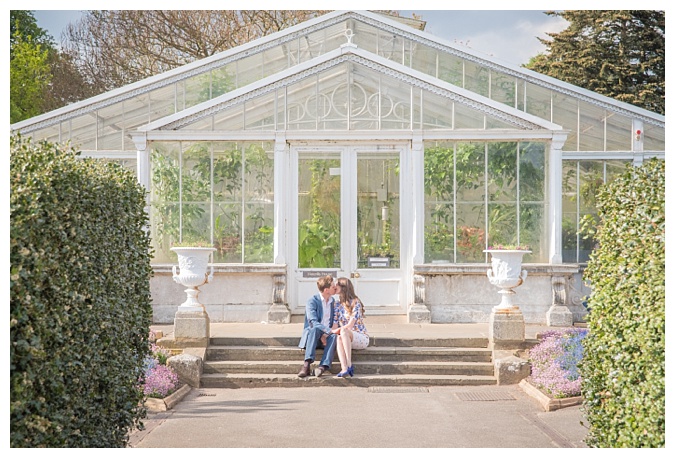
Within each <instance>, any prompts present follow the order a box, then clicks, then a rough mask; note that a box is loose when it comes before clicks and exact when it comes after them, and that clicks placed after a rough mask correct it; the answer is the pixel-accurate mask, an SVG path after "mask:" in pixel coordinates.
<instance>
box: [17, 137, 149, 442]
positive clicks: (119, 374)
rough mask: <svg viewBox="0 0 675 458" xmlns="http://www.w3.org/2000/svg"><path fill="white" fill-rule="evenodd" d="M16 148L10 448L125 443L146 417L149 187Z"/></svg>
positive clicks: (116, 172) (58, 154)
mask: <svg viewBox="0 0 675 458" xmlns="http://www.w3.org/2000/svg"><path fill="white" fill-rule="evenodd" d="M10 147H11V155H10V264H11V268H10V269H11V270H10V445H11V446H12V447H122V446H124V445H125V444H126V441H127V440H128V434H129V432H130V430H131V429H132V428H134V427H136V426H139V425H140V420H141V418H142V417H143V415H144V413H145V411H144V409H143V407H142V403H141V402H142V399H143V393H142V392H141V391H140V390H139V389H138V380H139V377H141V376H142V374H143V360H144V358H145V357H146V356H147V355H148V354H149V345H148V334H147V332H148V328H149V327H150V321H151V317H152V307H151V302H150V284H149V279H150V276H151V274H152V270H151V266H150V251H149V249H150V243H149V237H148V235H147V233H146V232H145V230H144V228H145V226H146V225H147V216H146V214H145V212H144V210H143V208H144V206H145V191H144V190H143V188H142V187H141V186H139V185H138V183H137V181H136V179H135V177H134V176H133V174H132V173H130V172H129V171H127V170H125V169H124V168H123V167H121V166H119V165H116V164H113V163H110V162H104V161H97V160H93V159H79V158H77V156H76V153H75V152H74V151H72V150H67V149H65V148H63V147H61V146H59V145H53V144H49V143H46V142H43V143H39V144H35V145H31V144H30V143H28V142H27V141H26V140H24V139H21V138H19V137H12V138H11V140H10Z"/></svg>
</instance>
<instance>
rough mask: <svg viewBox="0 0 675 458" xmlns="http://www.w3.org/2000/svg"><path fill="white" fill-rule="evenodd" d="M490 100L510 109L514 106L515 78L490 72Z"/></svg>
mask: <svg viewBox="0 0 675 458" xmlns="http://www.w3.org/2000/svg"><path fill="white" fill-rule="evenodd" d="M490 98H491V99H492V100H495V101H497V102H500V103H503V104H505V105H508V106H510V107H515V106H516V78H515V77H514V76H511V75H505V74H503V73H499V72H494V71H491V72H490Z"/></svg>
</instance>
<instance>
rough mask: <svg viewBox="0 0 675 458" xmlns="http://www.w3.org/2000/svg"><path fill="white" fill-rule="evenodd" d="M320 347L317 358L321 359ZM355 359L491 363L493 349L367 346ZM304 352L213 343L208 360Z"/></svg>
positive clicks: (277, 357) (278, 357)
mask: <svg viewBox="0 0 675 458" xmlns="http://www.w3.org/2000/svg"><path fill="white" fill-rule="evenodd" d="M322 354H323V351H322V350H317V352H316V359H317V360H319V359H321V355H322ZM352 358H353V360H354V361H355V362H359V361H440V362H462V361H463V362H491V361H492V351H490V350H488V349H486V348H461V347H368V348H366V349H364V350H354V351H353V353H352ZM303 359H304V351H303V350H300V349H299V348H298V347H262V346H261V347H257V346H210V347H208V348H207V350H206V360H207V361H289V360H295V361H302V360H303Z"/></svg>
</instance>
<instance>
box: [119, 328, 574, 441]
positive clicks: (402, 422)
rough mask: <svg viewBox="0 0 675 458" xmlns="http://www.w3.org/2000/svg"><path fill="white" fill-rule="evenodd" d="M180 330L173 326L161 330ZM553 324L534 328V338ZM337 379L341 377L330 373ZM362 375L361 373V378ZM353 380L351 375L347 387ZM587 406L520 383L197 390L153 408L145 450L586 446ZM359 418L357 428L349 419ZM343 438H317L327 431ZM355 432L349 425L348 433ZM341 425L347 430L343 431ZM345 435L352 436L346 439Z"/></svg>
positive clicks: (385, 331) (459, 332)
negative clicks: (563, 402)
mask: <svg viewBox="0 0 675 458" xmlns="http://www.w3.org/2000/svg"><path fill="white" fill-rule="evenodd" d="M152 328H153V329H155V330H162V331H163V332H164V335H165V336H171V334H172V332H173V326H153V327H152ZM368 328H369V333H370V334H371V336H375V337H377V336H382V337H388V336H396V337H420V336H421V335H424V336H425V337H455V336H467V335H469V336H485V337H486V336H487V332H488V328H487V324H466V325H464V324H451V325H443V324H423V325H410V324H407V323H403V322H397V321H396V320H391V319H390V318H388V319H382V320H378V319H377V317H373V319H372V320H371V321H370V322H369V324H368ZM546 329H549V328H547V327H545V326H526V331H525V334H526V338H527V339H533V338H535V337H536V334H537V333H539V332H542V331H544V330H546ZM301 331H302V323H291V324H288V325H267V324H243V323H212V324H211V336H212V337H220V336H232V337H237V336H257V337H260V336H276V337H280V336H297V337H299V336H300V333H301ZM299 364H300V362H299ZM328 376H331V375H328ZM356 377H358V374H357V375H356ZM348 383H349V381H348V380H347V381H345V384H346V385H347V384H348ZM582 421H583V413H582V411H581V408H580V407H579V406H573V407H567V408H565V409H561V410H557V411H554V412H545V411H544V409H543V408H542V407H541V405H540V404H539V403H538V402H537V401H535V400H534V399H533V398H531V397H530V396H529V395H527V394H526V393H525V392H524V391H523V390H521V389H520V388H519V387H518V386H517V385H507V386H484V387H482V386H479V387H470V386H449V387H428V388H426V387H424V388H420V387H377V388H375V387H371V388H360V387H354V386H346V387H344V388H343V387H319V388H309V387H307V388H252V389H225V388H219V389H217V388H209V389H206V388H193V389H192V390H191V392H190V393H189V394H188V395H187V396H186V397H185V398H184V399H183V400H182V401H181V402H180V403H178V404H177V405H176V406H175V407H174V408H173V409H172V410H170V411H168V412H162V413H156V414H149V417H148V419H146V420H145V422H144V423H145V426H146V429H145V430H144V431H137V432H135V433H134V434H133V435H132V436H131V438H130V444H129V445H130V447H137V448H159V447H169V448H211V447H216V448H242V447H245V448H319V447H320V446H321V445H323V447H326V448H339V447H349V448H361V447H363V448H372V447H375V448H408V447H413V448H463V447H481V448H521V447H522V448H542V447H546V448H551V447H562V448H577V447H586V445H585V444H584V442H583V440H584V438H585V437H586V433H587V428H586V426H584V425H582V424H581V422H582ZM347 424H351V426H349V427H347V426H345V425H347ZM327 426H330V427H333V430H334V431H335V435H333V436H328V437H327V438H326V440H325V442H324V443H323V444H321V445H320V444H319V443H318V442H317V440H316V437H318V436H319V435H320V434H322V432H323V431H325V429H326V427H327ZM345 428H346V429H345ZM340 431H343V432H342V433H341V432H340ZM344 431H349V435H350V439H349V440H348V442H347V443H346V442H345V433H344Z"/></svg>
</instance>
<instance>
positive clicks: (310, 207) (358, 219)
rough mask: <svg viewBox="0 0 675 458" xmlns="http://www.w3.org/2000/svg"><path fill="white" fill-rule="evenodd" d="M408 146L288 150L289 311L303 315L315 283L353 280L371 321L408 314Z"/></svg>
mask: <svg viewBox="0 0 675 458" xmlns="http://www.w3.org/2000/svg"><path fill="white" fill-rule="evenodd" d="M405 148H406V146H404V145H387V146H385V147H383V146H372V147H368V146H327V147H316V146H311V147H310V146H293V147H291V176H292V179H291V183H293V185H292V189H291V195H292V196H293V198H292V199H293V205H292V212H291V213H292V215H291V218H290V221H289V222H290V224H289V228H290V231H289V237H290V239H289V242H290V243H289V244H288V246H289V253H288V254H289V261H290V262H289V273H290V277H291V278H289V280H290V282H289V283H290V284H289V285H288V286H289V305H290V307H291V312H292V313H294V314H304V309H305V304H306V302H307V299H308V298H309V297H310V296H312V295H314V294H316V293H317V292H318V290H317V286H316V280H317V278H318V277H320V276H322V275H325V274H327V273H328V274H331V275H333V277H348V278H350V279H351V281H352V283H353V284H354V288H355V290H356V294H357V295H358V296H359V297H360V298H361V300H362V301H363V303H364V305H365V307H366V313H367V314H368V315H383V314H405V313H406V308H405V304H406V303H407V300H406V299H407V298H406V291H407V288H406V285H405V284H404V283H405V281H404V278H403V275H402V272H405V271H406V267H407V265H406V264H407V259H406V256H404V255H403V256H402V254H403V253H405V250H404V249H402V247H403V246H404V245H405V244H403V243H402V237H401V234H402V232H403V233H405V232H408V231H405V230H404V231H402V230H401V229H402V224H401V198H400V197H401V196H400V187H401V183H402V182H405V181H404V179H405V178H406V177H402V176H401V173H400V172H401V170H402V169H403V168H402V167H401V166H400V165H401V159H402V154H403V153H404V152H405V151H406V149H405Z"/></svg>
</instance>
